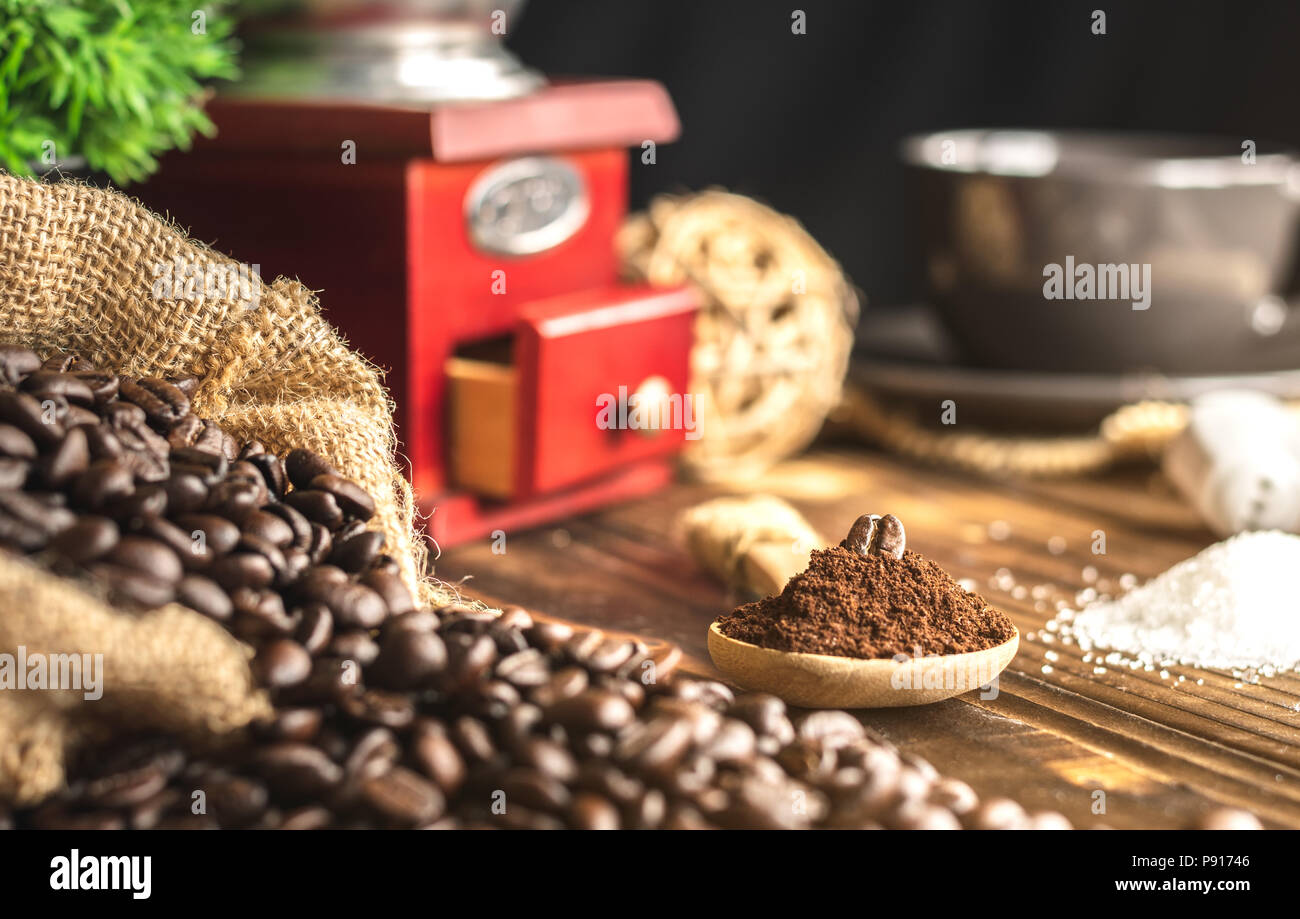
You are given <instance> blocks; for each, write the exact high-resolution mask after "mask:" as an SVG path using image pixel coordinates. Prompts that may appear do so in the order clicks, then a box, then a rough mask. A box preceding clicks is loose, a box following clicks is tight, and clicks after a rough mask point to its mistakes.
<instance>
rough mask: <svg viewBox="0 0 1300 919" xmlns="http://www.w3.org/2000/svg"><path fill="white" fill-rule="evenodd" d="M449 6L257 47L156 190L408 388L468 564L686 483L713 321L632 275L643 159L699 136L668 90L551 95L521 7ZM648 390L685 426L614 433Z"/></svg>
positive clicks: (353, 11)
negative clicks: (700, 366) (533, 57)
mask: <svg viewBox="0 0 1300 919" xmlns="http://www.w3.org/2000/svg"><path fill="white" fill-rule="evenodd" d="M426 5H427V4H426ZM434 6H437V7H441V8H442V9H441V12H439V13H438V14H437V15H436V16H433V17H429V16H428V15H422V16H419V17H412V16H411V15H410V10H405V9H404V7H405V5H404V4H398V5H397V9H396V11H395V9H394V6H393V5H391V4H389V5H385V6H376V5H374V4H368V3H367V4H354V5H353V6H352V7H351V8H348V6H347V5H346V4H345V5H344V12H343V13H341V14H340V12H339V9H338V4H337V3H333V4H331V5H330V13H329V15H328V16H323V17H322V16H317V17H315V18H311V17H309V18H308V19H307V20H305V21H298V22H296V23H294V25H293V27H292V28H290V29H282V30H273V31H270V32H267V33H264V34H263V35H262V36H261V37H254V38H253V39H252V40H250V44H249V52H248V55H247V79H246V80H245V81H244V82H242V83H240V84H238V85H237V86H236V87H234V88H233V89H232V90H231V91H229V92H225V93H222V94H219V95H218V96H217V97H215V98H214V99H213V100H212V101H211V103H210V104H209V106H208V112H209V114H210V116H211V118H212V119H213V121H214V122H215V123H216V125H217V130H218V133H217V136H216V137H215V138H213V139H210V140H202V141H200V142H198V143H196V145H195V147H194V149H193V151H192V152H189V153H185V154H176V155H172V156H169V157H168V158H167V159H166V160H165V161H164V163H163V166H162V168H161V170H160V171H159V172H158V174H157V175H156V176H155V178H154V179H152V180H151V181H150V182H149V183H148V184H147V185H145V186H144V187H142V188H141V189H138V190H135V191H136V193H137V194H139V196H140V197H141V198H142V200H144V202H145V203H146V204H148V205H150V206H151V207H153V208H154V209H156V210H160V211H164V212H166V213H169V214H171V215H172V216H173V217H174V218H175V219H176V220H177V221H178V222H180V223H181V224H182V225H184V226H188V227H189V229H190V232H191V233H192V235H194V236H195V237H196V238H198V239H202V240H205V241H208V242H211V243H213V245H214V246H215V247H216V248H218V249H220V250H221V251H224V252H229V253H230V254H232V255H233V256H234V257H235V258H237V259H240V260H241V261H246V262H249V263H252V264H255V265H257V266H259V269H260V272H261V275H262V277H263V278H264V279H266V280H270V279H272V278H274V277H276V276H278V275H286V276H289V277H297V278H299V279H300V280H301V281H302V282H303V283H305V284H306V285H308V286H309V287H311V288H313V289H315V290H319V291H321V303H322V306H323V309H324V312H325V315H326V317H327V318H328V319H329V320H330V321H331V322H332V323H334V324H335V325H336V326H337V327H338V328H339V329H341V330H342V331H343V333H344V334H345V335H346V336H347V338H348V339H349V341H350V343H351V344H352V345H353V347H355V348H357V349H359V350H360V351H361V352H362V353H364V354H365V355H366V356H367V357H369V358H370V359H371V360H373V361H374V362H375V363H376V364H378V365H379V366H381V367H383V368H384V369H386V370H387V371H388V376H387V379H386V382H387V384H388V386H389V387H390V388H391V390H392V393H393V397H394V399H395V400H396V403H397V424H398V436H399V439H400V449H401V450H402V451H404V454H405V457H406V460H407V461H408V463H409V468H410V475H411V480H412V483H413V484H414V486H415V490H416V494H417V495H418V496H419V500H420V504H421V509H422V511H424V512H425V513H427V514H431V515H432V516H431V517H430V518H429V520H430V523H429V529H430V532H431V533H432V535H433V536H434V537H435V538H436V539H437V540H438V541H439V542H440V543H442V544H444V545H447V544H452V543H456V542H460V541H464V540H468V539H473V538H477V537H480V536H484V535H488V534H492V533H493V532H495V531H497V530H501V531H506V532H509V531H512V530H515V529H518V528H522V527H527V526H531V525H536V524H538V523H541V522H544V521H546V520H549V519H553V518H556V517H559V516H561V515H565V514H571V513H574V512H578V511H582V510H587V509H590V508H593V507H595V506H597V505H600V504H602V503H605V502H608V501H612V500H617V499H623V498H627V497H631V496H634V495H639V494H643V493H646V492H648V491H651V490H653V489H655V488H657V487H659V486H661V485H663V484H664V483H666V482H667V481H668V479H669V477H670V475H671V468H670V465H669V455H670V454H671V453H672V452H674V451H675V450H677V449H678V448H680V446H681V445H682V443H683V440H684V437H685V434H686V432H685V431H684V430H683V429H682V427H681V425H680V424H672V423H669V422H670V421H671V420H672V419H674V418H675V417H676V418H678V420H680V416H679V415H678V416H674V413H673V412H672V411H671V410H670V409H671V408H672V406H671V405H670V400H671V399H679V402H680V399H684V398H686V397H685V395H684V394H685V393H686V392H687V386H688V381H689V358H690V348H691V341H692V320H693V315H692V314H693V310H694V306H695V302H694V297H693V294H692V293H691V291H689V290H687V289H682V288H674V289H664V288H648V287H643V286H629V285H624V284H620V283H619V281H618V274H619V266H618V261H617V258H616V253H615V248H614V235H615V233H616V231H617V230H618V229H619V227H620V225H621V224H622V222H623V220H624V217H625V216H626V211H627V181H628V168H629V156H628V151H627V148H628V147H635V148H637V149H638V150H652V149H653V147H652V145H654V144H658V143H663V142H667V141H671V140H674V139H675V138H676V136H677V133H678V122H677V116H676V113H675V111H674V109H673V106H672V103H671V101H670V100H669V98H668V96H667V94H666V92H665V91H664V89H663V87H661V86H660V85H658V84H657V83H653V82H648V81H643V80H601V81H579V82H553V83H552V82H547V81H545V80H543V79H542V78H540V77H539V76H538V75H537V74H535V73H533V72H532V71H529V70H527V69H526V68H524V67H522V66H521V65H520V64H518V62H517V61H516V60H515V59H514V58H513V57H511V56H510V55H509V54H508V53H507V52H506V51H505V50H504V49H503V48H502V46H501V44H500V42H499V41H498V40H497V38H496V36H495V35H494V31H500V30H499V29H498V28H497V26H498V24H500V23H501V22H503V21H504V22H508V21H509V17H511V16H513V15H516V14H517V12H518V9H517V4H502V3H501V2H499V0H493V2H490V3H487V4H482V3H473V2H470V3H465V2H460V3H441V4H434ZM501 17H505V19H504V20H503V19H502V18H501ZM632 394H637V395H638V398H639V399H640V400H641V401H642V403H643V404H648V400H652V399H657V400H662V403H663V409H664V410H663V411H662V412H656V413H652V417H655V416H657V417H658V418H659V419H661V422H660V423H658V424H657V425H652V426H645V425H643V426H641V427H640V428H638V429H633V430H627V429H605V428H604V427H602V426H600V425H598V424H597V415H598V412H599V410H600V408H601V405H602V404H607V403H608V402H609V400H610V399H611V398H612V399H618V400H621V402H622V407H625V406H626V403H627V402H628V398H629V396H630V395H632ZM679 397H680V398H679ZM613 417H618V416H617V415H614V416H613Z"/></svg>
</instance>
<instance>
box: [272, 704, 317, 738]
mask: <svg viewBox="0 0 1300 919" xmlns="http://www.w3.org/2000/svg"><path fill="white" fill-rule="evenodd" d="M324 720H325V714H324V712H322V711H321V710H320V709H319V708H277V709H276V711H275V717H274V718H273V719H272V720H271V721H270V722H268V723H265V724H260V725H258V726H257V730H258V731H259V733H260V734H261V735H262V736H263V737H266V738H269V739H271V740H296V741H300V742H302V743H308V742H310V741H311V740H312V739H314V738H315V737H316V735H317V734H318V733H319V732H320V728H321V723H322V722H323V721H324Z"/></svg>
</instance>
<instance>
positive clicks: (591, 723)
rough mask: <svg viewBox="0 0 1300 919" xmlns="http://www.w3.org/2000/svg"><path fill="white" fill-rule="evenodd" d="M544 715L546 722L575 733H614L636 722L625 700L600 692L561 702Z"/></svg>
mask: <svg viewBox="0 0 1300 919" xmlns="http://www.w3.org/2000/svg"><path fill="white" fill-rule="evenodd" d="M545 711H546V717H547V718H548V719H549V720H551V721H554V722H556V723H558V724H561V725H563V726H564V727H566V728H569V729H571V730H576V731H618V730H621V729H622V728H624V727H626V726H627V725H629V724H631V723H632V721H633V719H635V718H636V710H635V709H634V708H632V706H631V704H630V703H628V701H627V700H626V699H624V698H623V697H622V696H620V695H616V694H614V693H612V692H608V691H606V690H603V689H588V690H586V691H584V692H580V693H578V694H577V695H576V696H570V697H568V698H565V699H561V700H559V701H558V702H556V703H555V704H553V705H551V706H550V707H548V708H547V709H546V710H545Z"/></svg>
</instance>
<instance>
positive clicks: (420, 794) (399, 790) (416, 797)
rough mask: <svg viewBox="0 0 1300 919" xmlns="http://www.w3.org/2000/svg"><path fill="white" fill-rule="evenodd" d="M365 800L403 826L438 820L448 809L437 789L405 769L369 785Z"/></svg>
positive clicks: (394, 770)
mask: <svg viewBox="0 0 1300 919" xmlns="http://www.w3.org/2000/svg"><path fill="white" fill-rule="evenodd" d="M361 797H362V798H363V799H364V800H365V802H366V803H367V804H369V805H370V806H371V807H373V808H374V809H375V810H376V811H378V812H379V813H380V814H381V815H382V816H383V817H385V818H386V819H388V820H391V821H393V822H394V823H398V824H401V825H403V826H415V825H416V824H420V823H427V822H428V821H430V820H434V819H436V818H438V817H439V816H441V815H442V812H443V809H444V807H445V806H446V801H445V799H444V798H443V795H442V792H441V791H439V790H438V788H437V787H436V786H435V785H433V784H432V783H430V782H428V781H427V780H426V779H424V778H422V777H421V776H420V775H418V774H417V773H415V772H412V771H411V770H410V769H406V768H404V767H402V766H394V767H393V768H392V769H390V770H388V771H387V772H385V773H384V774H383V775H380V776H377V777H375V778H372V779H370V780H368V781H367V782H365V783H364V784H363V785H362V786H361Z"/></svg>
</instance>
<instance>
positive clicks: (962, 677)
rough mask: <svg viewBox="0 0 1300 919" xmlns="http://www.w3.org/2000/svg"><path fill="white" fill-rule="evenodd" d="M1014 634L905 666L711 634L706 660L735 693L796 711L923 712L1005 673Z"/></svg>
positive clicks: (912, 660)
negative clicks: (916, 708) (762, 696)
mask: <svg viewBox="0 0 1300 919" xmlns="http://www.w3.org/2000/svg"><path fill="white" fill-rule="evenodd" d="M1019 647H1020V633H1019V632H1016V634H1015V635H1013V636H1011V638H1010V639H1008V640H1007V641H1004V642H1003V643H1002V644H1000V645H995V646H994V647H992V648H988V649H986V650H984V651H970V652H967V653H965V654H943V655H935V656H933V657H919V658H909V659H906V660H901V661H900V660H891V659H880V660H862V659H860V658H855V657H838V656H834V655H829V654H803V653H799V652H793V651H774V650H772V649H771V648H760V647H759V646H758V645H751V644H750V643H749V642H747V641H738V640H737V639H735V638H728V637H727V636H726V635H723V634H722V631H721V630H720V629H719V628H718V623H717V622H714V623H713V624H712V625H710V626H709V656H710V657H712V658H713V663H714V666H716V667H717V668H718V669H719V670H720V671H722V674H723V676H725V677H727V678H728V679H729V680H732V681H733V682H735V683H737V684H739V685H740V686H741V687H743V688H745V689H750V690H759V691H761V692H770V693H772V695H775V696H780V697H781V698H782V699H784V700H785V701H786V702H788V703H789V704H791V705H797V706H799V707H801V708H896V707H899V706H904V705H926V704H928V703H930V702H938V701H939V700H941V699H948V698H951V697H952V696H957V695H961V694H962V693H964V692H970V691H971V690H974V689H978V688H979V687H980V686H983V685H985V684H986V683H988V682H989V681H990V680H992V679H993V678H994V677H996V676H997V675H998V674H999V673H1001V672H1002V671H1003V670H1005V669H1006V666H1007V664H1009V663H1011V659H1012V658H1013V657H1015V656H1016V649H1017V648H1019Z"/></svg>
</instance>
